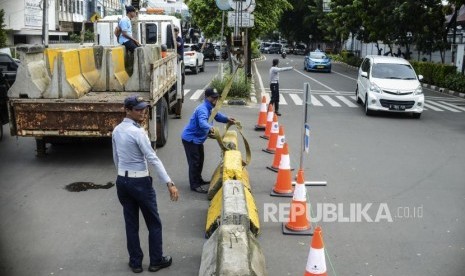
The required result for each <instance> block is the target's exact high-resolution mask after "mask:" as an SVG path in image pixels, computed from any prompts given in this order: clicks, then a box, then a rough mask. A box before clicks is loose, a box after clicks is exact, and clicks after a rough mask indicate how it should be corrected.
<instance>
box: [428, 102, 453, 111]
mask: <svg viewBox="0 0 465 276" xmlns="http://www.w3.org/2000/svg"><path fill="white" fill-rule="evenodd" d="M429 103H430V104H433V105H435V106H437V107H440V108H443V109H447V110H449V111H452V112H460V111H458V110H457V109H453V108H451V107H448V106H447V105H443V104H440V103H437V102H429Z"/></svg>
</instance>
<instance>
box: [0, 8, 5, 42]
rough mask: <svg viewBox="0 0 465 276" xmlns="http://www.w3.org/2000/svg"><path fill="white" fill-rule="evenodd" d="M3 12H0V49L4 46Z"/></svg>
mask: <svg viewBox="0 0 465 276" xmlns="http://www.w3.org/2000/svg"><path fill="white" fill-rule="evenodd" d="M5 26H6V25H5V11H4V10H3V9H1V10H0V48H3V47H5V46H6V35H7V34H6V30H5Z"/></svg>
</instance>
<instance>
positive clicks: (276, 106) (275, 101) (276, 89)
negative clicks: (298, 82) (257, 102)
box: [270, 83, 279, 112]
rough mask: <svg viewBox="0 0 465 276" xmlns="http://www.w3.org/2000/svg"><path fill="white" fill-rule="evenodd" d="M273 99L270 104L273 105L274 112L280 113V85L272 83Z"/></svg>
mask: <svg viewBox="0 0 465 276" xmlns="http://www.w3.org/2000/svg"><path fill="white" fill-rule="evenodd" d="M270 90H271V99H270V104H273V107H274V111H275V112H278V111H279V83H270Z"/></svg>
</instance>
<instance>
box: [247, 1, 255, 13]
mask: <svg viewBox="0 0 465 276" xmlns="http://www.w3.org/2000/svg"><path fill="white" fill-rule="evenodd" d="M256 6H257V3H255V0H252V1H251V2H250V6H249V7H248V8H247V10H246V11H248V12H254V11H255V7H256Z"/></svg>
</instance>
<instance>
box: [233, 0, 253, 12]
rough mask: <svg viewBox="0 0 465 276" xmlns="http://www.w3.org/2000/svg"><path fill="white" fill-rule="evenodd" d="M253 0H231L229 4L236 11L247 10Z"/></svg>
mask: <svg viewBox="0 0 465 276" xmlns="http://www.w3.org/2000/svg"><path fill="white" fill-rule="evenodd" d="M251 1H252V0H229V6H231V8H232V9H233V10H236V11H241V10H242V11H245V10H246V9H247V8H248V7H249V6H250V2H251Z"/></svg>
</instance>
